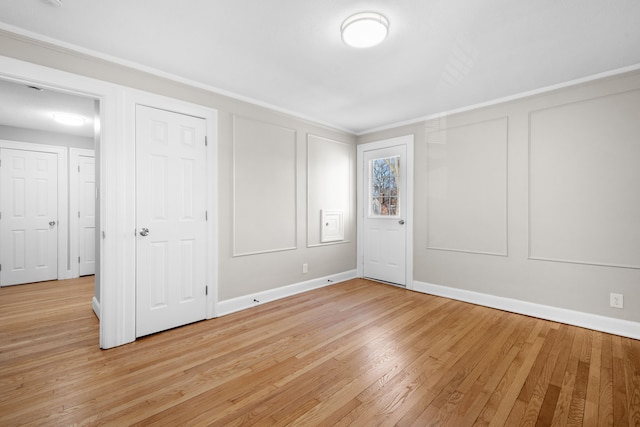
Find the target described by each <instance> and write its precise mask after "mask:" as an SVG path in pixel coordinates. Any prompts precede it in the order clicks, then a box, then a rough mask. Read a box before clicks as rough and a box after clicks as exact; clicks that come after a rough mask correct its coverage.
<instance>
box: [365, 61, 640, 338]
mask: <svg viewBox="0 0 640 427" xmlns="http://www.w3.org/2000/svg"><path fill="white" fill-rule="evenodd" d="M638 117H640V72H632V73H628V74H624V75H619V76H616V77H610V78H604V79H600V80H596V81H592V82H590V83H585V84H580V85H576V86H570V87H566V88H564V89H559V90H556V91H553V92H549V93H546V94H542V95H537V96H531V97H527V98H523V99H520V100H517V101H511V102H504V103H501V104H497V105H494V106H490V107H485V108H478V109H475V110H471V111H467V112H463V113H459V114H454V115H444V116H443V117H442V118H440V119H435V120H429V121H424V122H420V123H415V124H412V125H407V126H403V127H399V128H396V129H389V130H385V131H380V132H375V133H371V134H368V135H363V136H361V137H359V139H358V143H365V142H370V141H375V140H379V139H384V138H389V137H392V136H397V135H404V134H409V133H413V134H414V135H415V141H416V143H415V161H416V164H415V194H414V197H415V222H416V223H415V232H414V242H415V257H414V266H415V275H414V276H415V280H416V282H417V285H418V286H417V288H421V286H420V285H422V288H423V289H428V288H429V285H440V286H442V287H443V288H438V287H431V288H432V289H441V290H443V293H450V294H455V295H465V294H466V295H476V296H477V295H478V294H480V295H487V296H493V297H499V298H506V299H509V300H511V301H520V302H526V303H531V304H532V305H531V306H534V305H541V306H546V307H556V308H560V309H567V310H573V311H575V312H579V313H586V314H589V315H594V316H605V317H610V318H616V319H622V320H627V321H632V322H640V269H639V268H640V191H638V188H639V185H640V120H638ZM611 292H615V293H622V294H624V309H622V310H620V309H615V308H611V307H609V294H610V293H611ZM494 300H495V301H497V300H498V299H496V298H494ZM594 318H595V317H594ZM635 329H636V334H637V333H638V331H639V330H640V329H638V327H637V325H636V326H635Z"/></svg>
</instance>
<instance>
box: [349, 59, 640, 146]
mask: <svg viewBox="0 0 640 427" xmlns="http://www.w3.org/2000/svg"><path fill="white" fill-rule="evenodd" d="M638 70H640V64H635V65H630V66H628V67H622V68H616V69H615V70H610V71H605V72H602V73H597V74H591V75H590V76H586V77H582V78H579V79H574V80H569V81H568V82H562V83H558V84H555V85H550V86H545V87H542V88H539V89H533V90H529V91H526V92H520V93H517V94H515V95H509V96H504V97H502V98H496V99H492V100H489V101H485V102H480V103H478V104H473V105H469V106H466V107H461V108H454V109H453V110H449V111H442V112H439V113H434V114H428V115H426V116H422V117H416V118H415V119H409V120H404V121H400V122H394V123H389V124H387V125H383V126H378V127H375V128H372V129H368V130H364V131H360V132H355V135H356V136H360V135H366V134H369V133H373V132H379V131H383V130H388V129H395V128H399V127H402V126H408V125H413V124H416V123H421V122H426V121H428V120H433V119H439V118H442V117H446V116H451V115H454V114H459V113H464V112H465V111H471V110H477V109H479V108H485V107H491V106H493V105H498V104H502V103H504V102H510V101H517V100H519V99H522V98H527V97H529V96H535V95H542V94H545V93H548V92H553V91H555V90H560V89H564V88H568V87H571V86H577V85H580V84H583V83H589V82H592V81H594V80H599V79H604V78H607V77H615V76H618V75H621V74H625V73H630V72H632V71H638Z"/></svg>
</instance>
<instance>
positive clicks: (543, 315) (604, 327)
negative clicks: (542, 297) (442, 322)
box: [414, 281, 640, 340]
mask: <svg viewBox="0 0 640 427" xmlns="http://www.w3.org/2000/svg"><path fill="white" fill-rule="evenodd" d="M414 290H415V291H417V292H422V293H425V294H430V295H437V296H441V297H445V298H451V299H455V300H458V301H464V302H469V303H472V304H477V305H482V306H485V307H491V308H496V309H498V310H504V311H510V312H512V313H518V314H524V315H526V316H532V317H538V318H540V319H545V320H551V321H553V322H560V323H565V324H568V325H574V326H579V327H581V328H587V329H593V330H595V331H601V332H606V333H608V334H615V335H621V336H623V337H629V338H633V339H636V340H638V339H640V323H639V322H632V321H629V320H622V319H616V318H613V317H607V316H601V315H598V314H590V313H583V312H580V311H574V310H568V309H566V308H559V307H552V306H549V305H542V304H536V303H532V302H527V301H521V300H517V299H513V298H505V297H499V296H495V295H489V294H483V293H480V292H474V291H468V290H465V289H457V288H451V287H448V286H441V285H434V284H431V283H425V282H419V281H416V282H415V283H414Z"/></svg>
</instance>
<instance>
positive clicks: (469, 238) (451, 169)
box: [427, 117, 508, 256]
mask: <svg viewBox="0 0 640 427" xmlns="http://www.w3.org/2000/svg"><path fill="white" fill-rule="evenodd" d="M507 131H508V120H507V118H506V117H505V118H499V119H494V120H488V121H484V122H480V123H474V124H469V125H464V126H458V127H452V128H448V129H442V130H439V131H436V132H431V133H428V134H427V233H428V235H427V248H428V249H440V250H451V251H461V252H473V253H480V254H488V255H501V256H507V138H508V136H507V135H508V134H507Z"/></svg>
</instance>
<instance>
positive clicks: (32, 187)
mask: <svg viewBox="0 0 640 427" xmlns="http://www.w3.org/2000/svg"><path fill="white" fill-rule="evenodd" d="M0 165H1V167H0V187H1V188H0V189H1V193H0V194H1V196H0V212H1V213H2V221H0V227H1V228H0V236H1V239H0V240H1V241H2V243H1V244H0V264H2V271H1V272H0V285H1V286H9V285H16V284H22V283H31V282H41V281H47V280H55V279H57V278H58V226H57V225H58V156H57V154H54V153H44V152H39V151H28V150H16V149H9V148H2V149H0Z"/></svg>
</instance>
